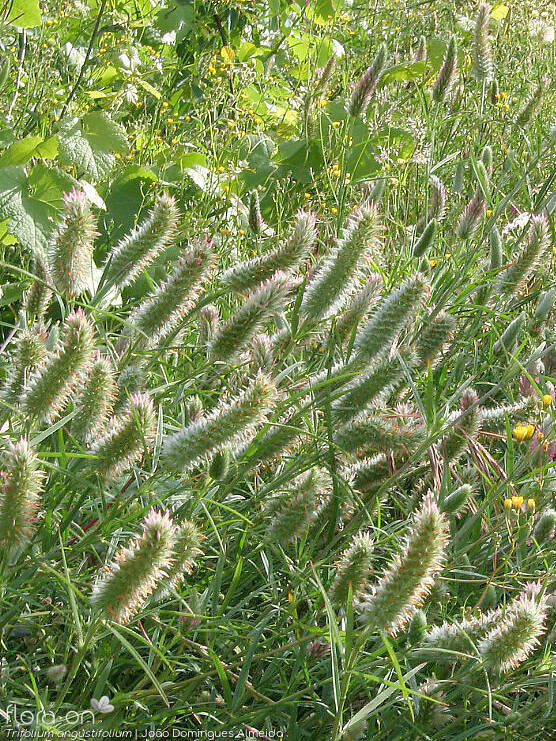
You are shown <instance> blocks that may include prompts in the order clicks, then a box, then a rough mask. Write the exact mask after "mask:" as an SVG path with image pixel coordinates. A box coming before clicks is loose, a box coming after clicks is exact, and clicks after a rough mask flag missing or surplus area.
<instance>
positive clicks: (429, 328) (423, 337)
mask: <svg viewBox="0 0 556 741" xmlns="http://www.w3.org/2000/svg"><path fill="white" fill-rule="evenodd" d="M455 326H456V320H455V319H454V317H453V316H452V315H451V314H448V312H446V311H439V312H438V314H437V315H436V316H435V317H434V319H433V320H432V321H430V320H429V321H427V322H425V323H424V324H423V327H422V330H421V332H420V333H419V336H418V338H417V355H418V357H419V360H420V361H421V362H422V363H426V364H429V363H432V361H433V360H434V358H435V357H436V356H437V355H438V353H440V352H441V351H442V348H443V346H444V345H445V344H446V343H447V342H449V340H450V337H451V336H452V334H453V332H454V329H455Z"/></svg>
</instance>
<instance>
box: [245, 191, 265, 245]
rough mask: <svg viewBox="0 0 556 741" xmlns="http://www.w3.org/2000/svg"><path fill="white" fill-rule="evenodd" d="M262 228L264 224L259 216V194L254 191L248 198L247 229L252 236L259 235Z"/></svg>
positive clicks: (260, 215)
mask: <svg viewBox="0 0 556 741" xmlns="http://www.w3.org/2000/svg"><path fill="white" fill-rule="evenodd" d="M264 226H265V223H264V219H263V216H262V214H261V205H260V203H259V194H258V193H257V191H256V190H254V191H252V193H251V195H250V197H249V227H250V228H251V231H252V232H253V234H260V233H261V232H262V230H263V229H264Z"/></svg>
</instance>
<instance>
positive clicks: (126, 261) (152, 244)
mask: <svg viewBox="0 0 556 741" xmlns="http://www.w3.org/2000/svg"><path fill="white" fill-rule="evenodd" d="M178 218H179V212H178V208H177V206H176V201H175V199H174V198H172V197H171V196H169V195H168V194H167V193H163V194H162V195H161V196H159V197H158V198H157V199H156V201H155V204H154V206H153V209H152V211H151V212H150V213H149V215H148V216H147V218H146V219H144V220H143V221H142V222H141V223H140V224H139V226H137V227H135V229H133V231H132V232H131V233H130V234H128V236H126V237H124V238H123V239H122V240H121V241H120V242H118V244H117V245H116V247H115V248H114V251H113V252H112V254H111V255H110V256H109V260H110V265H109V268H108V272H107V280H108V282H114V283H115V284H116V285H118V286H122V287H123V286H127V285H129V284H130V283H132V282H133V281H134V280H135V278H136V277H137V276H138V275H139V274H140V273H141V272H142V270H143V269H144V268H145V267H146V266H147V265H149V264H150V263H151V262H152V261H153V260H154V259H155V258H156V257H157V256H158V255H159V254H160V253H161V252H162V250H163V249H165V248H166V247H168V245H169V244H170V243H171V242H172V240H173V239H174V237H175V234H176V227H177V223H178Z"/></svg>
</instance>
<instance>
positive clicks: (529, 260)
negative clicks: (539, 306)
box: [499, 214, 550, 294]
mask: <svg viewBox="0 0 556 741" xmlns="http://www.w3.org/2000/svg"><path fill="white" fill-rule="evenodd" d="M549 246H550V232H549V226H548V220H547V218H546V216H544V214H539V215H536V216H532V217H531V220H530V222H529V231H528V234H527V242H526V243H525V246H524V248H523V249H522V251H521V253H520V254H518V255H517V257H516V258H515V260H514V261H513V263H512V264H511V265H510V266H509V267H508V268H506V270H504V271H503V273H501V275H500V284H499V286H500V291H501V292H502V293H504V294H510V293H515V291H517V290H518V289H519V287H520V286H521V285H522V284H523V282H524V281H525V280H526V278H527V276H528V275H529V274H530V273H531V271H532V270H534V269H535V267H536V266H537V265H538V264H539V261H540V260H541V259H542V257H543V256H544V255H545V254H546V252H547V251H548V248H549Z"/></svg>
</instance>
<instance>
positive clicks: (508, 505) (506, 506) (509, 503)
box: [504, 498, 512, 509]
mask: <svg viewBox="0 0 556 741" xmlns="http://www.w3.org/2000/svg"><path fill="white" fill-rule="evenodd" d="M511 508H512V500H511V499H509V498H508V499H504V509H511Z"/></svg>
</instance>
